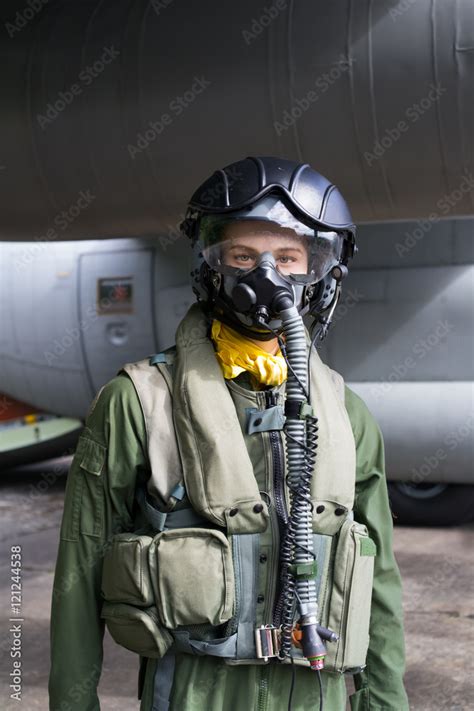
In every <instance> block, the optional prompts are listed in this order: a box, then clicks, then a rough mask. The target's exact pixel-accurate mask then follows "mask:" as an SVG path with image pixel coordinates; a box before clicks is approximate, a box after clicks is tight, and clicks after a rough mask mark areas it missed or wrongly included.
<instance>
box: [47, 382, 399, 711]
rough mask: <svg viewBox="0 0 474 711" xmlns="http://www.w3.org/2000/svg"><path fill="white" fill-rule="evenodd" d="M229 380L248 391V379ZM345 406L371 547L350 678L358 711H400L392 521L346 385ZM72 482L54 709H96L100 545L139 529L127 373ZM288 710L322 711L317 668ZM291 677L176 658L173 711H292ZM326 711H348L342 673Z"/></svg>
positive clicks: (301, 678)
mask: <svg viewBox="0 0 474 711" xmlns="http://www.w3.org/2000/svg"><path fill="white" fill-rule="evenodd" d="M236 382H237V383H239V384H240V385H242V386H243V387H247V388H249V389H250V381H249V380H248V377H247V374H246V373H242V374H241V375H240V376H239V377H238V379H236ZM345 403H346V409H347V411H348V414H349V418H350V421H351V426H352V430H353V433H354V439H355V443H356V448H357V473H356V497H355V504H354V517H355V520H357V521H359V522H361V523H365V524H366V525H367V527H368V530H369V535H370V536H371V538H372V539H373V540H374V541H375V543H376V545H377V556H376V558H375V574H374V584H373V595H372V611H371V621H370V646H369V651H368V657H367V667H366V668H365V670H364V671H363V672H362V673H361V674H358V675H356V676H355V685H356V689H357V691H356V693H355V694H353V695H352V696H351V697H350V703H351V709H352V710H353V711H354V710H355V711H406V710H407V709H408V701H407V697H406V693H405V689H404V686H403V673H404V663H405V661H404V640H403V619H402V608H401V585H400V575H399V571H398V567H397V564H396V562H395V559H394V556H393V551H392V518H391V512H390V508H389V502H388V496H387V486H386V480H385V472H384V468H385V462H384V447H383V439H382V435H381V432H380V429H379V427H378V425H377V423H376V421H375V420H374V418H373V416H372V415H371V413H370V412H369V410H368V409H367V407H366V405H365V404H364V402H363V401H362V400H361V399H360V398H359V397H358V396H357V395H356V394H355V393H354V392H353V391H352V390H351V389H350V388H348V387H347V386H346V387H345ZM84 435H85V436H86V437H85V438H83V439H82V442H81V445H80V446H78V449H77V450H76V454H75V456H74V459H73V462H72V465H71V469H70V472H69V476H68V481H67V486H66V495H65V502H64V513H63V519H62V524H61V530H60V541H59V550H58V558H57V563H56V571H55V577H54V586H53V596H52V608H51V671H50V678H49V694H50V711H97V710H98V709H100V705H99V700H98V696H97V692H96V687H97V683H98V679H99V676H100V670H101V666H102V655H103V652H102V640H103V634H104V621H103V620H102V619H101V618H100V610H101V604H102V599H101V593H100V581H101V572H102V559H103V554H104V552H105V549H106V547H107V542H108V541H109V540H110V538H111V537H112V536H113V535H114V534H115V533H118V532H119V531H132V530H133V528H134V515H135V510H134V495H135V485H136V483H137V481H145V480H146V479H147V478H148V477H149V464H148V458H147V444H146V431H145V424H144V421H143V414H142V410H141V407H140V404H139V401H138V397H137V394H136V391H135V388H134V386H133V383H132V381H131V380H130V379H129V377H128V376H127V375H126V374H125V373H121V374H120V375H117V376H116V377H115V378H113V379H112V380H110V381H109V382H108V383H107V384H106V385H105V386H104V387H103V388H102V390H101V391H100V392H99V394H98V397H96V399H95V401H94V403H93V406H92V407H91V410H90V412H89V415H88V417H87V419H86V427H85V430H84ZM143 661H144V664H143V667H142V672H144V673H142V675H141V684H140V686H141V687H142V695H141V706H140V709H141V711H152V708H153V694H154V690H153V683H154V672H155V668H156V660H155V659H148V660H143ZM295 674H296V683H295V688H294V693H293V700H292V708H293V710H294V711H301V710H302V709H312V708H314V709H319V690H318V684H317V678H316V675H315V674H314V672H312V671H311V670H309V669H307V668H303V667H296V668H295ZM291 676H292V669H291V667H290V666H286V665H282V664H280V663H277V662H275V661H273V662H272V663H270V664H267V665H241V666H231V665H227V664H225V662H223V661H222V660H219V659H217V658H213V657H209V656H192V655H187V654H178V655H176V670H175V677H174V683H173V688H172V693H171V703H170V709H172V710H173V711H174V710H176V711H178V709H179V711H201V710H202V709H206V711H221V709H232V711H239V710H240V709H242V711H243V710H245V711H252V710H253V709H256V710H257V709H258V710H259V711H264V710H266V709H269V710H270V709H271V710H272V711H273V709H275V710H277V709H287V707H288V696H289V691H290V684H291ZM321 677H322V682H323V689H324V710H325V711H344V709H345V708H346V690H345V681H344V677H343V676H342V675H339V674H331V673H329V672H325V671H323V672H322V674H321Z"/></svg>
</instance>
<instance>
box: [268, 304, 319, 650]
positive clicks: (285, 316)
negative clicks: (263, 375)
mask: <svg viewBox="0 0 474 711" xmlns="http://www.w3.org/2000/svg"><path fill="white" fill-rule="evenodd" d="M280 318H281V320H282V327H283V332H284V334H285V338H286V341H285V346H284V350H285V356H286V358H287V362H288V378H287V385H286V403H287V404H286V412H287V420H286V424H285V429H284V431H285V435H286V441H287V447H286V452H287V475H286V482H287V484H288V488H289V491H290V515H289V520H288V527H287V530H286V534H285V537H284V539H283V541H282V545H281V553H280V563H281V578H280V583H281V585H280V589H281V593H280V599H279V601H278V604H277V606H276V617H279V618H281V634H282V636H281V650H280V657H281V658H284V657H286V656H289V655H290V653H291V645H292V630H293V627H294V611H295V603H296V601H297V602H298V605H299V611H300V613H301V614H305V615H311V616H315V617H316V616H317V613H318V605H317V595H316V585H315V580H314V576H309V577H308V578H307V579H301V578H296V577H295V575H294V574H293V572H292V571H294V568H293V567H292V566H294V565H298V564H300V563H302V564H308V563H309V564H311V563H312V562H313V561H314V559H315V555H314V550H313V527H312V509H313V506H312V503H311V491H310V487H311V478H312V476H313V471H314V463H315V459H316V448H317V446H318V445H317V439H318V434H317V432H318V425H317V418H316V417H313V416H312V415H311V414H306V416H303V417H301V416H300V413H301V406H302V405H303V404H306V403H307V401H308V357H307V346H306V333H305V329H304V324H303V319H302V318H301V316H300V315H299V313H298V310H297V308H296V307H292V308H290V309H287V310H285V311H282V312H281V313H280ZM292 405H293V406H292Z"/></svg>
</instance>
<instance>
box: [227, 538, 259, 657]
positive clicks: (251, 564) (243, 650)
mask: <svg viewBox="0 0 474 711" xmlns="http://www.w3.org/2000/svg"><path fill="white" fill-rule="evenodd" d="M232 550H233V554H234V557H235V562H236V566H235V567H236V576H237V581H236V583H237V597H238V601H239V626H238V628H237V635H238V636H237V658H238V659H254V658H255V657H256V650H255V601H256V597H257V594H256V589H257V581H256V577H257V572H256V571H257V565H258V560H257V556H258V551H259V534H258V533H241V534H236V535H233V536H232Z"/></svg>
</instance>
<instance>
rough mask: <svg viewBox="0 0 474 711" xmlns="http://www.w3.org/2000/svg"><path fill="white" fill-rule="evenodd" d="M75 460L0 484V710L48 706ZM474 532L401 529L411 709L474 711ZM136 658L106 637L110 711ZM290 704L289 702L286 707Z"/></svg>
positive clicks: (126, 692)
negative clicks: (17, 631)
mask: <svg viewBox="0 0 474 711" xmlns="http://www.w3.org/2000/svg"><path fill="white" fill-rule="evenodd" d="M69 461H70V460H68V459H67V458H65V459H62V460H53V461H52V462H49V463H48V466H47V467H46V466H45V465H44V464H42V465H41V464H40V465H34V466H30V467H25V468H24V469H23V470H21V471H20V470H17V471H16V472H15V473H6V474H5V473H4V474H3V475H2V479H1V483H0V540H1V549H0V566H1V579H0V596H1V597H0V600H1V619H2V634H1V637H0V640H1V641H0V655H1V656H0V658H1V676H0V683H1V696H0V708H2V709H5V710H6V711H10V709H17V708H19V707H20V706H21V707H22V708H24V709H28V711H29V710H30V709H31V710H33V709H47V708H48V694H47V684H48V668H49V611H50V599H51V589H52V581H53V572H54V564H55V559H56V552H57V545H58V534H59V524H60V520H61V515H62V504H63V497H64V486H65V480H66V475H67V470H68V464H69ZM473 542H474V526H465V527H462V528H452V529H426V528H424V529H415V528H402V527H399V528H396V529H395V552H396V556H397V560H398V562H399V565H400V569H401V571H402V576H403V581H404V609H405V629H406V645H407V674H406V686H407V690H408V694H409V697H410V708H411V709H413V711H435V710H438V709H440V710H443V711H468V710H470V709H473V710H474V674H473V664H472V657H473V653H474V646H473V641H474V640H473V627H474V623H473V618H474V610H473V607H474V605H473V587H472V583H473V578H474V574H473V567H472V562H473ZM12 545H21V546H22V575H23V577H22V587H23V600H22V617H23V619H24V622H23V624H22V669H23V687H22V702H21V703H20V704H19V702H18V701H13V700H11V699H10V698H9V694H10V689H9V683H10V679H9V673H10V672H11V670H12V660H11V659H10V656H9V648H10V644H11V636H10V634H9V627H10V623H9V622H8V619H9V616H10V604H9V594H10V578H9V561H10V546H12ZM136 683H137V657H136V655H134V654H132V653H129V652H127V651H126V650H125V649H123V648H121V647H119V646H118V645H116V644H115V643H114V642H113V641H112V640H111V639H110V637H109V636H108V634H106V640H105V646H104V666H103V672H102V677H101V680H100V685H99V697H100V699H101V708H102V711H125V710H126V711H134V710H135V709H138V708H139V702H138V700H137V699H136ZM285 708H286V705H285Z"/></svg>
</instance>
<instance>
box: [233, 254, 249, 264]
mask: <svg viewBox="0 0 474 711" xmlns="http://www.w3.org/2000/svg"><path fill="white" fill-rule="evenodd" d="M234 259H236V260H237V261H238V262H248V261H249V260H250V259H253V257H251V256H250V254H236V255H235V257H234Z"/></svg>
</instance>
